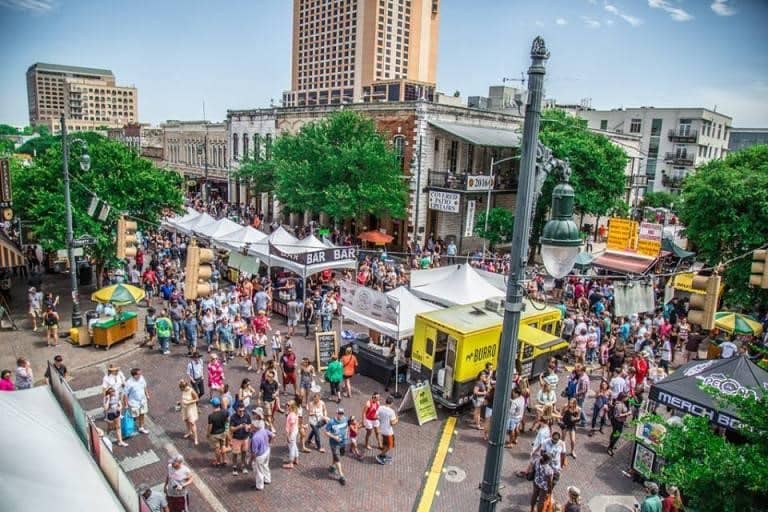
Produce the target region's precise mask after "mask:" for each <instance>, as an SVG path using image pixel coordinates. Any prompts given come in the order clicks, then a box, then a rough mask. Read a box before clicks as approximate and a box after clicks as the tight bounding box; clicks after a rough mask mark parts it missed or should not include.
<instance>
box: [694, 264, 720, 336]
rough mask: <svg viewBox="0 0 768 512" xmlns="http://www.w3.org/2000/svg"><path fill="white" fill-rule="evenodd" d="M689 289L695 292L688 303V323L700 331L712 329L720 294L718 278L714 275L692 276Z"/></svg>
mask: <svg viewBox="0 0 768 512" xmlns="http://www.w3.org/2000/svg"><path fill="white" fill-rule="evenodd" d="M691 288H693V289H694V290H696V291H697V292H696V293H692V294H691V300H690V302H689V303H688V321H689V322H691V323H692V324H696V325H700V326H701V327H702V329H714V328H715V312H716V311H717V299H718V294H719V293H720V276H719V275H716V274H713V275H711V276H702V275H696V276H693V282H692V284H691Z"/></svg>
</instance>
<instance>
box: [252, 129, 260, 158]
mask: <svg viewBox="0 0 768 512" xmlns="http://www.w3.org/2000/svg"><path fill="white" fill-rule="evenodd" d="M253 159H254V160H261V134H260V133H256V134H254V135H253Z"/></svg>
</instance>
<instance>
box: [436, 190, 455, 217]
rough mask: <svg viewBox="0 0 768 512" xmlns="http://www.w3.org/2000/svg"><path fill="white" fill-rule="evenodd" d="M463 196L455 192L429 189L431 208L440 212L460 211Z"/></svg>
mask: <svg viewBox="0 0 768 512" xmlns="http://www.w3.org/2000/svg"><path fill="white" fill-rule="evenodd" d="M460 202H461V196H460V195H459V194H456V193H454V192H441V191H439V190H430V191H429V209H430V210H437V211H439V212H447V213H459V203H460Z"/></svg>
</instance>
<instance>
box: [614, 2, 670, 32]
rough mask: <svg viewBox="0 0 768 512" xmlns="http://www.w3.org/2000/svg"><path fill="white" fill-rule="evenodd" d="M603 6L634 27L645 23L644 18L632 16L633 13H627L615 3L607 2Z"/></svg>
mask: <svg viewBox="0 0 768 512" xmlns="http://www.w3.org/2000/svg"><path fill="white" fill-rule="evenodd" d="M649 1H659V0H649ZM603 8H604V9H605V10H606V11H608V12H609V13H611V14H613V15H614V16H618V17H619V18H621V19H623V20H624V21H626V22H627V23H629V24H630V25H632V26H633V27H637V26H638V25H642V24H643V20H641V19H640V18H638V17H637V16H632V15H631V14H627V13H625V12H622V11H621V10H619V8H618V7H616V6H615V5H613V4H609V3H607V2H606V3H605V5H604V6H603Z"/></svg>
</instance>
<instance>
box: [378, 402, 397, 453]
mask: <svg viewBox="0 0 768 512" xmlns="http://www.w3.org/2000/svg"><path fill="white" fill-rule="evenodd" d="M392 403H393V399H392V397H391V396H388V397H387V398H386V400H384V405H382V406H380V407H379V409H378V411H377V412H376V417H377V419H378V422H379V428H380V430H381V453H380V454H378V455H377V456H376V462H378V463H379V464H392V456H391V455H389V451H390V450H392V449H393V448H394V447H395V429H394V428H392V427H394V426H395V425H397V422H398V421H399V419H398V417H397V414H396V413H395V411H394V409H392Z"/></svg>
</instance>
